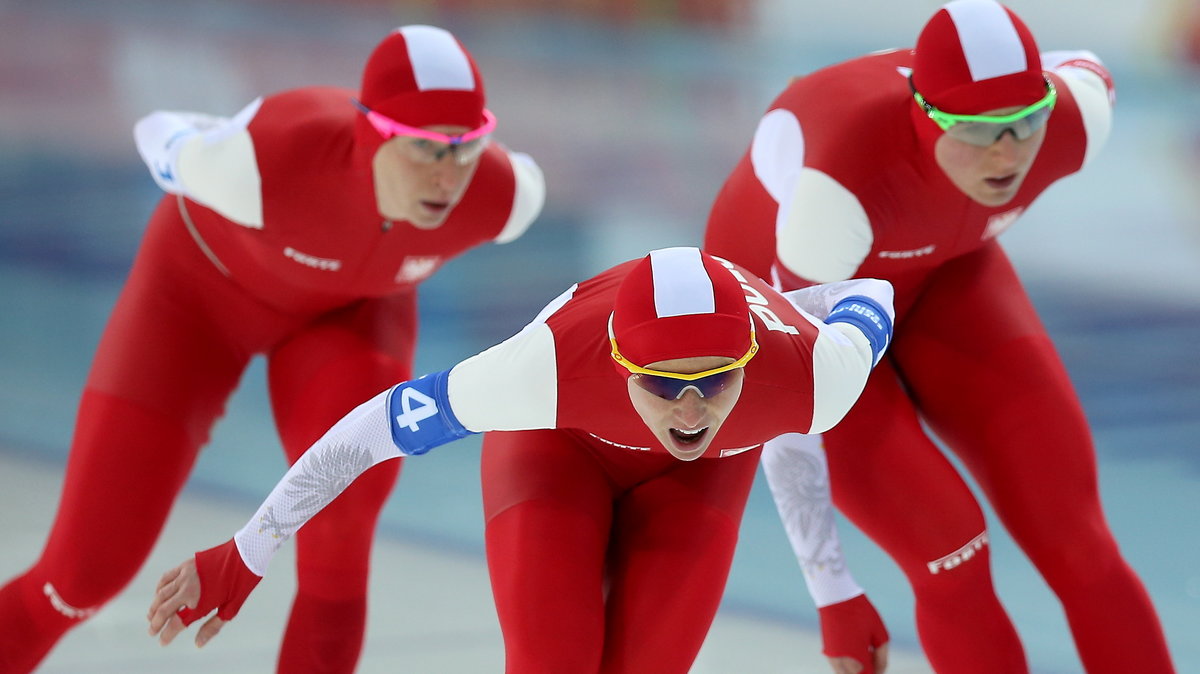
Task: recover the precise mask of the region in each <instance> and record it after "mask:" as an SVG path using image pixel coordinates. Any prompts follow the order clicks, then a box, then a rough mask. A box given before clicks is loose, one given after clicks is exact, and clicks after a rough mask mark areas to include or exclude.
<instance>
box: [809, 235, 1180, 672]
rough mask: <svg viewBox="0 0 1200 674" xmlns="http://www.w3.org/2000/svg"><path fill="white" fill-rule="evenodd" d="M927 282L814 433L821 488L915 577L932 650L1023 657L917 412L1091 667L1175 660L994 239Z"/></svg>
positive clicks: (1011, 668) (1116, 668) (1075, 405)
mask: <svg viewBox="0 0 1200 674" xmlns="http://www.w3.org/2000/svg"><path fill="white" fill-rule="evenodd" d="M925 288H926V289H925V290H924V291H923V293H922V294H921V295H920V297H919V298H918V299H917V302H916V303H915V305H914V306H913V307H912V308H911V309H909V311H908V313H907V315H906V316H904V318H903V319H902V321H901V322H900V323H899V324H898V325H897V328H896V339H895V343H894V344H893V346H892V350H891V355H890V358H889V359H887V360H886V361H885V362H884V363H881V364H880V366H879V367H878V368H876V371H875V372H874V373H873V374H872V376H871V379H870V381H869V383H868V385H867V389H866V391H865V392H864V394H863V396H862V398H861V399H860V401H859V403H858V404H857V405H856V406H855V407H854V409H853V410H851V412H850V414H849V415H848V416H847V417H846V419H845V420H844V421H842V422H841V423H840V424H838V426H837V427H835V428H834V429H833V430H832V431H830V432H829V433H827V434H826V435H825V439H826V449H827V454H828V459H829V468H830V473H831V479H832V485H833V494H834V500H835V502H836V504H837V506H838V507H839V508H840V509H841V510H842V511H843V512H844V513H845V514H846V515H847V516H848V517H850V518H851V519H852V520H853V521H854V522H855V524H857V525H858V526H859V527H860V528H861V529H862V530H863V531H864V532H866V533H867V534H868V535H869V536H870V537H871V538H872V539H874V540H875V541H876V542H877V543H878V544H879V545H880V546H882V547H883V548H884V549H885V550H887V552H888V553H889V554H890V555H891V557H892V558H893V559H894V560H895V561H896V562H897V563H898V564H899V565H900V567H901V568H902V569H903V571H904V572H905V574H906V575H907V577H908V579H909V581H910V582H911V583H912V587H913V590H914V593H915V596H916V602H917V606H916V612H917V628H918V631H919V633H920V637H921V642H922V645H923V646H924V649H925V652H926V655H927V656H928V657H929V660H930V663H931V664H932V665H933V667H934V669H936V670H937V671H938V672H950V673H957V672H969V673H971V674H988V673H991V672H996V673H997V674H999V673H1003V674H1011V673H1013V672H1025V671H1027V665H1026V663H1025V657H1024V654H1023V651H1022V648H1021V644H1020V642H1019V641H1018V639H1017V634H1016V632H1015V630H1014V629H1013V626H1012V624H1011V622H1010V621H1009V618H1008V616H1007V615H1006V614H1005V612H1004V609H1003V608H1002V607H1001V606H1000V603H999V601H998V600H997V598H996V595H995V592H994V590H993V587H992V581H991V575H990V572H989V569H988V565H989V555H988V548H987V546H983V547H981V548H979V547H978V546H977V545H972V544H971V543H972V541H973V540H974V539H975V538H976V537H977V536H979V534H981V533H982V532H983V530H984V518H983V514H982V512H981V510H980V507H979V505H978V503H977V502H976V501H975V499H974V497H973V496H972V494H971V492H970V491H969V490H968V487H967V485H966V484H965V483H964V481H963V480H962V479H961V478H960V477H959V475H958V474H957V473H956V471H955V469H954V468H953V466H952V465H951V464H950V463H949V462H948V461H947V459H946V458H945V457H944V456H943V455H942V454H941V452H940V451H939V450H938V448H937V447H936V446H935V445H934V443H933V442H932V441H931V440H930V439H929V438H928V437H927V436H926V434H925V432H924V431H923V430H922V427H921V425H920V423H919V421H918V419H919V418H920V419H923V420H924V421H925V422H926V423H927V424H928V426H929V427H930V429H932V430H933V431H934V433H936V434H937V436H938V437H939V438H940V439H941V440H942V441H944V443H945V444H946V445H947V446H948V447H949V448H950V450H951V451H953V452H954V453H955V455H957V456H958V457H959V459H961V460H962V462H963V464H964V465H965V466H966V467H967V468H968V469H969V470H970V472H971V475H972V476H973V477H974V479H975V480H976V481H977V483H978V484H979V486H980V487H981V489H982V490H983V492H984V493H985V494H986V496H987V498H988V501H989V502H990V503H991V505H992V507H993V508H994V509H995V512H996V514H997V515H998V516H999V518H1000V520H1001V521H1002V522H1003V524H1004V526H1005V528H1006V529H1007V530H1008V531H1009V533H1011V534H1012V536H1013V538H1014V539H1015V540H1016V541H1017V543H1018V544H1019V545H1020V546H1021V548H1022V550H1024V552H1025V553H1026V554H1027V555H1028V556H1029V558H1030V559H1031V560H1032V562H1033V564H1034V565H1035V566H1036V567H1037V569H1038V571H1039V572H1040V573H1041V574H1042V576H1043V577H1044V578H1045V580H1046V582H1047V583H1048V584H1049V585H1050V587H1051V589H1052V590H1053V591H1054V592H1055V593H1056V595H1057V596H1058V598H1059V600H1060V601H1061V602H1062V605H1063V608H1064V609H1065V611H1066V614H1067V620H1068V622H1069V623H1070V626H1071V630H1072V633H1073V635H1074V638H1075V643H1076V646H1077V648H1078V650H1079V652H1080V654H1081V658H1082V660H1083V663H1084V666H1085V667H1086V669H1087V671H1088V672H1090V673H1092V674H1098V673H1101V672H1111V673H1113V674H1118V673H1121V674H1124V673H1127V672H1171V671H1173V669H1172V666H1171V663H1170V659H1169V656H1168V654H1167V647H1166V642H1165V639H1164V637H1163V633H1162V628H1161V627H1160V625H1159V622H1158V618H1157V616H1156V615H1155V612H1154V608H1153V606H1152V605H1151V603H1150V600H1149V597H1148V596H1147V594H1146V592H1145V590H1144V589H1143V587H1142V585H1141V582H1140V581H1139V580H1138V578H1137V577H1136V575H1135V574H1134V572H1133V571H1132V570H1131V569H1130V567H1129V566H1128V565H1127V564H1126V562H1125V561H1124V559H1123V558H1122V557H1121V554H1120V552H1119V551H1118V549H1117V544H1116V542H1115V541H1114V540H1113V537H1112V534H1111V533H1110V532H1109V529H1108V525H1107V523H1106V522H1105V519H1104V516H1103V514H1102V512H1101V507H1100V499H1099V494H1098V489H1097V480H1096V461H1095V454H1094V449H1093V447H1092V441H1091V438H1090V435H1089V431H1088V426H1087V422H1086V420H1085V419H1084V414H1083V410H1082V409H1081V407H1080V404H1079V402H1078V400H1077V398H1076V395H1075V393H1074V391H1073V389H1072V387H1071V384H1070V382H1069V380H1068V378H1067V373H1066V371H1065V369H1064V368H1063V365H1062V363H1061V362H1060V360H1059V358H1058V355H1057V354H1056V352H1055V350H1054V347H1053V345H1052V344H1051V342H1050V338H1049V337H1048V336H1047V334H1046V331H1045V329H1044V327H1043V326H1042V325H1041V323H1040V321H1039V320H1038V318H1037V315H1036V313H1035V311H1034V309H1033V307H1032V305H1031V304H1030V302H1029V300H1028V298H1027V297H1026V294H1025V291H1024V290H1023V289H1022V287H1021V285H1020V283H1019V281H1018V280H1017V277H1016V275H1015V273H1014V271H1013V269H1012V267H1011V265H1010V264H1009V262H1008V260H1007V259H1006V257H1005V256H1004V253H1003V252H1002V251H1001V250H1000V248H999V247H998V246H996V245H995V244H993V245H991V246H989V247H987V248H985V249H983V250H982V251H980V252H978V253H974V254H972V255H969V256H966V257H964V258H960V259H958V260H955V261H953V262H951V263H949V264H947V265H945V266H943V267H942V268H941V269H939V270H938V271H937V272H935V273H934V275H933V276H932V277H931V278H930V279H929V283H928V284H927V285H926V286H925ZM964 546H965V547H964ZM972 552H974V553H975V554H974V555H971V553H972ZM955 553H960V554H957V555H956V554H955ZM939 560H940V561H939ZM935 569H936V571H937V572H936V573H934V570H935Z"/></svg>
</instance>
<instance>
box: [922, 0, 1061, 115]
mask: <svg viewBox="0 0 1200 674" xmlns="http://www.w3.org/2000/svg"><path fill="white" fill-rule="evenodd" d="M912 78H913V86H914V87H915V88H916V90H917V92H918V93H920V94H921V96H922V97H924V98H925V100H926V101H928V102H929V104H930V105H932V106H934V107H935V108H937V109H939V110H942V111H943V112H949V113H954V114H960V115H971V114H979V113H981V112H985V111H987V110H995V109H997V108H1006V107H1012V106H1026V105H1032V104H1033V103H1036V102H1037V101H1038V100H1040V99H1041V98H1042V97H1044V96H1045V95H1046V81H1045V79H1044V76H1043V75H1042V60H1041V56H1040V55H1039V53H1038V46H1037V43H1036V42H1035V41H1034V39H1033V35H1032V34H1031V33H1030V32H1029V28H1027V27H1026V26H1025V23H1024V22H1023V21H1021V19H1020V18H1019V17H1018V16H1017V15H1016V14H1014V13H1013V12H1012V11H1011V10H1009V9H1008V8H1007V7H1005V6H1004V5H1001V4H1000V3H998V2H995V0H953V1H952V2H949V3H946V4H945V5H943V6H942V8H941V9H939V10H938V11H937V13H936V14H934V15H933V18H931V19H930V20H929V22H928V23H926V24H925V28H924V29H922V30H921V35H920V37H918V38H917V46H916V57H915V59H914V62H913V73H912Z"/></svg>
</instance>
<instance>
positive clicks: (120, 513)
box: [0, 199, 416, 673]
mask: <svg viewBox="0 0 1200 674" xmlns="http://www.w3.org/2000/svg"><path fill="white" fill-rule="evenodd" d="M415 326H416V301H415V297H414V296H413V295H412V294H405V295H402V296H396V297H392V298H387V299H380V300H364V301H358V302H356V303H353V304H350V305H348V306H343V307H340V308H336V309H332V310H327V311H322V312H314V311H308V312H306V313H287V312H284V311H280V310H277V309H274V308H271V307H269V306H267V305H265V304H262V303H260V302H259V301H257V300H256V299H255V298H254V297H253V296H252V294H251V293H248V292H247V291H246V290H245V289H243V288H242V287H240V286H239V285H237V284H236V283H234V282H232V281H230V280H229V279H228V278H226V277H225V276H223V275H222V274H221V273H220V272H219V271H218V270H217V269H216V268H215V267H214V266H213V264H212V263H211V262H210V261H209V260H208V259H206V258H205V257H204V256H203V254H202V253H201V252H200V250H199V248H198V247H197V245H196V243H195V242H194V241H193V240H192V239H191V238H190V237H189V235H188V234H187V231H186V230H185V229H184V226H183V223H182V222H181V221H180V219H179V215H178V211H177V209H176V206H175V202H174V201H172V200H170V199H165V200H164V201H163V202H162V203H161V204H160V206H159V208H158V209H157V210H156V211H155V214H154V216H153V217H152V219H151V221H150V225H149V227H148V230H147V233H146V236H145V239H144V241H143V244H142V247H141V249H140V251H139V253H138V257H137V260H136V261H135V263H134V266H133V270H132V272H131V274H130V277H129V279H128V281H127V283H126V285H125V287H124V289H123V291H122V293H121V296H120V298H119V300H118V302H117V305H116V307H115V309H114V310H113V313H112V316H111V317H110V320H109V323H108V326H107V328H106V330H105V332H104V336H103V338H102V340H101V342H100V346H99V350H98V352H97V354H96V357H95V360H94V361H93V364H92V370H91V373H90V374H89V377H88V381H87V385H86V388H85V390H84V392H83V397H82V401H81V403H80V407H79V414H78V419H77V422H76V429H75V435H74V438H73V441H72V446H71V454H70V458H69V460H68V463H67V469H66V477H65V482H64V485H63V493H62V499H61V502H60V504H59V510H58V515H57V517H56V519H55V522H54V527H53V529H52V530H51V532H50V536H49V540H48V541H47V543H46V547H45V550H44V551H43V553H42V556H41V558H40V559H39V560H38V561H37V563H36V564H34V566H33V567H31V568H30V569H29V570H28V571H26V572H25V573H24V574H23V575H21V576H19V577H17V578H15V579H13V580H11V581H10V582H9V583H8V584H7V585H5V586H4V588H3V589H0V671H3V672H6V673H11V672H27V671H30V670H32V669H33V668H34V667H35V666H36V665H37V663H38V662H39V661H40V660H41V659H42V658H43V657H44V656H45V654H46V653H47V652H48V651H49V650H50V648H51V647H53V645H54V644H55V643H56V642H57V640H58V639H59V638H60V637H61V636H62V635H63V634H64V633H65V632H66V631H67V630H68V629H69V628H70V627H72V626H74V625H75V624H78V622H80V620H82V619H83V618H86V617H87V615H89V614H90V612H91V611H93V610H94V609H96V608H98V607H100V606H101V605H103V604H104V603H105V602H107V601H108V600H110V599H111V598H112V597H113V596H115V595H116V594H117V593H118V592H119V591H120V590H121V589H122V588H124V587H125V586H126V585H127V584H128V583H129V582H130V580H132V579H133V577H134V575H135V574H136V573H137V571H138V569H139V568H140V567H141V565H142V563H143V562H144V561H145V559H146V557H147V556H148V554H149V552H150V550H151V548H152V547H153V546H154V543H155V540H156V539H157V537H158V534H159V532H160V530H161V529H162V526H163V523H164V522H165V520H166V518H167V515H168V513H169V511H170V509H171V506H172V504H173V503H174V501H175V498H176V496H177V495H178V493H179V491H180V490H181V489H182V487H183V485H184V483H185V481H186V480H187V476H188V473H189V472H190V470H191V468H192V465H193V463H194V462H195V459H196V456H197V453H198V451H199V449H200V447H201V446H202V445H204V444H205V443H206V442H207V441H208V438H209V432H210V430H211V428H212V426H213V424H214V423H215V422H216V420H217V419H218V418H219V417H220V416H221V414H222V412H223V409H224V406H225V402H226V400H227V399H228V398H229V396H230V395H231V393H232V392H233V390H234V388H235V387H236V386H237V384H238V380H239V378H240V377H241V375H242V373H243V371H244V370H245V368H246V366H247V364H248V363H249V361H250V359H251V358H252V357H253V356H254V355H256V354H266V356H267V358H268V377H269V385H270V396H271V404H272V408H273V411H274V416H275V422H276V425H277V427H278V431H279V435H280V438H281V440H282V443H283V446H284V450H285V451H286V453H287V456H288V459H289V461H295V460H296V459H297V458H298V457H299V456H300V454H302V453H303V452H304V450H305V449H307V448H308V446H309V445H310V444H311V443H312V442H314V441H315V440H316V439H317V438H319V437H320V435H321V434H322V433H323V432H324V431H325V430H326V429H327V428H328V427H329V426H331V425H332V424H333V423H334V422H335V421H337V420H338V419H339V418H341V416H342V415H344V414H345V413H346V412H348V411H349V410H350V409H352V408H353V407H354V406H355V405H357V404H358V403H360V402H362V401H363V400H366V399H367V398H369V397H371V396H372V395H374V394H376V393H378V392H379V391H381V390H383V389H384V388H386V387H387V386H389V385H391V384H394V383H395V382H397V381H401V380H404V379H407V378H408V377H409V376H410V371H411V362H412V356H413V340H414V338H415V332H416V330H415ZM247 449H248V451H258V450H256V449H255V448H247ZM399 465H400V464H399V462H396V461H389V462H386V463H384V464H382V465H380V466H378V467H376V468H375V469H373V470H372V472H371V474H369V475H367V476H364V477H363V478H362V479H359V480H357V481H356V482H355V483H354V485H353V486H352V487H351V488H350V489H348V490H347V491H346V492H345V493H343V494H342V496H340V497H339V498H338V499H337V500H336V501H335V502H334V503H333V504H332V505H331V506H330V507H328V508H326V509H325V510H324V511H322V512H321V513H320V514H319V515H317V516H316V517H315V518H314V519H313V520H312V521H311V522H309V523H308V524H307V525H306V526H305V527H304V529H303V530H302V531H301V532H300V534H299V536H298V550H297V554H298V562H297V566H298V580H299V588H298V592H297V595H296V600H295V603H294V605H293V608H292V614H291V619H290V622H289V625H288V629H287V633H286V636H285V638H284V645H283V648H282V650H281V652H280V659H279V671H281V672H349V671H352V670H353V668H354V665H355V663H356V662H357V659H358V653H359V650H360V649H361V644H362V636H363V628H364V625H365V614H366V595H367V569H368V563H369V556H370V549H371V542H372V537H373V532H374V528H375V526H374V525H375V521H376V519H377V517H378V514H379V511H380V509H381V508H382V505H383V503H384V501H385V500H386V498H387V496H388V494H389V492H390V490H391V488H392V485H393V484H394V482H395V480H396V476H397V474H398V471H399ZM264 493H265V492H264ZM148 601H149V597H147V602H148Z"/></svg>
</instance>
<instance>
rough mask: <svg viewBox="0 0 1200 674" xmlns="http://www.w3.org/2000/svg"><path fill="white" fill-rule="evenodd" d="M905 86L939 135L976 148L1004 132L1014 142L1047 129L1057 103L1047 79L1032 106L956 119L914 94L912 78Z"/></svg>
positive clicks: (987, 144)
mask: <svg viewBox="0 0 1200 674" xmlns="http://www.w3.org/2000/svg"><path fill="white" fill-rule="evenodd" d="M908 86H909V88H910V89H911V90H912V94H913V98H915V99H916V101H917V105H920V106H921V108H922V109H923V110H924V111H925V114H926V115H928V116H929V118H930V119H932V120H933V121H934V122H935V123H936V124H937V125H938V127H940V128H941V129H942V131H945V132H946V134H947V135H949V136H952V137H954V138H956V139H958V140H961V141H962V142H964V143H968V144H970V145H977V146H979V147H987V146H989V145H991V144H992V143H995V142H996V141H998V140H1000V138H1001V137H1002V136H1003V135H1004V134H1005V132H1007V131H1012V133H1013V136H1014V137H1015V138H1016V139H1017V140H1025V139H1026V138H1029V137H1030V136H1032V135H1033V134H1034V133H1037V131H1038V130H1039V129H1041V128H1042V127H1043V126H1045V125H1046V121H1047V120H1049V119H1050V111H1051V110H1053V109H1054V103H1055V101H1057V100H1058V91H1057V90H1056V89H1055V88H1054V83H1053V82H1051V81H1050V78H1046V95H1045V96H1043V97H1042V99H1041V100H1039V101H1038V102H1036V103H1034V104H1033V105H1030V106H1028V107H1026V108H1022V109H1020V110H1018V111H1016V112H1014V113H1012V114H1008V115H956V114H953V113H950V112H943V111H941V110H938V109H937V108H935V107H933V106H932V105H931V104H930V103H929V101H926V100H925V98H924V97H923V96H921V94H920V93H918V92H917V89H916V87H914V86H913V83H912V78H911V77H910V78H909V80H908Z"/></svg>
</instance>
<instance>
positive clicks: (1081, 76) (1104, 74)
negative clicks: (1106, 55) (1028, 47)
mask: <svg viewBox="0 0 1200 674" xmlns="http://www.w3.org/2000/svg"><path fill="white" fill-rule="evenodd" d="M1041 57H1042V67H1043V68H1044V69H1046V70H1053V71H1054V73H1055V74H1056V75H1058V76H1059V77H1061V78H1062V79H1063V81H1064V82H1066V83H1067V87H1068V88H1069V89H1070V90H1071V96H1072V97H1073V98H1074V99H1075V103H1076V105H1078V106H1079V114H1080V116H1081V117H1082V118H1083V128H1084V131H1085V132H1086V133H1087V149H1086V150H1085V152H1084V155H1083V164H1084V165H1085V166H1086V165H1087V164H1088V163H1089V162H1090V161H1091V160H1092V158H1093V157H1095V156H1096V155H1097V154H1098V153H1099V152H1100V149H1101V148H1103V147H1104V145H1105V143H1106V142H1107V141H1108V136H1109V133H1110V132H1111V131H1112V117H1113V104H1114V103H1115V102H1116V90H1115V88H1114V87H1113V81H1112V75H1110V74H1109V72H1108V69H1107V68H1105V67H1104V64H1103V63H1102V62H1101V61H1100V57H1098V56H1096V55H1095V54H1094V53H1092V52H1090V51H1088V50H1086V49H1076V50H1062V51H1049V52H1042V54H1041Z"/></svg>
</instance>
